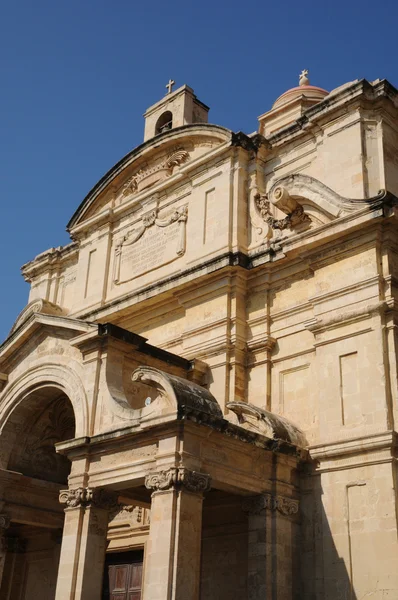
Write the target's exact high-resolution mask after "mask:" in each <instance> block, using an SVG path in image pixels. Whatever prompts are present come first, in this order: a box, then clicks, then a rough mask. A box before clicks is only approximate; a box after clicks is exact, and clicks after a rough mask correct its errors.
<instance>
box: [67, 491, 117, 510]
mask: <svg viewBox="0 0 398 600" xmlns="http://www.w3.org/2000/svg"><path fill="white" fill-rule="evenodd" d="M117 499H118V494H117V493H115V492H113V491H112V490H107V489H105V488H89V487H79V488H76V489H69V490H61V491H60V493H59V501H60V503H61V504H66V507H67V508H80V507H84V508H85V507H92V506H95V507H96V508H103V509H105V510H110V509H111V508H113V507H114V506H116V504H117Z"/></svg>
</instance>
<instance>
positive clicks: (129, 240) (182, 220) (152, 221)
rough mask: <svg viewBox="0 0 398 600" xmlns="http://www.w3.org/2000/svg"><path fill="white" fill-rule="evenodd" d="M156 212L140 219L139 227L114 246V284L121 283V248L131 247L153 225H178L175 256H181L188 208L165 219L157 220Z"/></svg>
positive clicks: (183, 248)
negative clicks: (178, 232)
mask: <svg viewBox="0 0 398 600" xmlns="http://www.w3.org/2000/svg"><path fill="white" fill-rule="evenodd" d="M158 212H159V211H158V209H156V210H152V211H151V212H150V213H148V214H146V215H144V216H143V217H142V219H141V225H139V226H138V227H137V228H136V229H132V230H131V231H129V232H128V233H127V234H126V235H125V236H124V237H123V239H122V240H121V241H120V242H119V243H118V245H117V246H116V249H115V274H114V283H116V284H118V283H122V282H121V281H120V266H121V259H122V251H123V248H125V247H126V246H131V245H132V244H134V243H135V242H137V241H138V240H139V239H140V238H141V237H142V236H143V235H144V233H145V231H146V229H148V227H152V226H153V225H156V226H157V227H167V226H168V225H171V224H172V223H176V222H177V223H179V225H180V234H179V239H178V244H177V250H176V254H177V256H182V255H183V254H184V252H185V234H186V222H187V219H188V206H187V205H185V206H182V207H180V208H177V209H176V210H174V211H173V212H172V213H171V215H170V216H168V217H167V218H165V219H159V217H158Z"/></svg>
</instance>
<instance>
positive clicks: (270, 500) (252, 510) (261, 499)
mask: <svg viewBox="0 0 398 600" xmlns="http://www.w3.org/2000/svg"><path fill="white" fill-rule="evenodd" d="M265 509H268V510H271V511H278V512H280V513H281V514H282V515H285V516H287V517H289V516H292V515H295V514H297V513H298V509H299V503H298V500H294V499H292V498H286V497H285V496H279V495H278V496H274V495H273V494H261V495H259V496H250V497H249V498H245V499H244V500H243V502H242V510H243V511H244V512H247V513H249V514H250V515H259V514H260V513H261V511H263V510H265Z"/></svg>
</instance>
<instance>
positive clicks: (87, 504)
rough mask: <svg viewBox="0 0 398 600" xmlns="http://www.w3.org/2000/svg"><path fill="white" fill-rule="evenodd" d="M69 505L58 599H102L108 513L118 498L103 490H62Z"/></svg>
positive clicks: (64, 502) (60, 567) (61, 498)
mask: <svg viewBox="0 0 398 600" xmlns="http://www.w3.org/2000/svg"><path fill="white" fill-rule="evenodd" d="M59 499H60V502H61V503H62V504H66V508H65V524H64V532H63V538H62V547H61V557H60V564H59V571H58V580H57V590H56V595H55V598H56V600H72V599H73V600H100V598H101V594H102V582H103V575H104V563H105V553H106V536H107V528H108V511H109V510H110V509H111V508H112V507H114V506H115V505H116V503H117V495H116V494H114V493H113V492H110V491H108V490H105V489H101V488H85V487H80V488H76V489H69V490H62V491H61V492H60V497H59Z"/></svg>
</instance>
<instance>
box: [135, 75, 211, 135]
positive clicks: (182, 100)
mask: <svg viewBox="0 0 398 600" xmlns="http://www.w3.org/2000/svg"><path fill="white" fill-rule="evenodd" d="M174 85H175V81H173V80H172V79H170V80H169V82H168V84H167V85H166V88H167V90H168V91H167V93H166V95H165V96H164V98H162V100H159V102H157V103H156V104H153V105H152V106H150V107H149V108H148V109H147V111H146V112H145V114H144V119H145V131H144V142H146V141H147V140H149V139H150V138H152V137H154V136H155V135H159V134H161V133H164V132H165V131H168V130H169V129H174V128H175V127H181V125H191V124H193V123H207V114H208V112H209V107H208V106H206V104H203V102H201V101H200V100H198V99H197V97H196V96H195V94H194V91H193V89H192V88H190V87H189V86H188V85H183V86H181V87H180V88H178V89H177V90H175V91H174V92H173V86H174Z"/></svg>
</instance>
